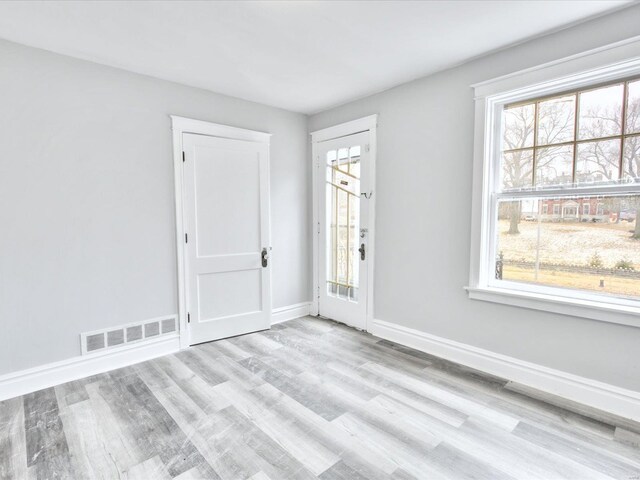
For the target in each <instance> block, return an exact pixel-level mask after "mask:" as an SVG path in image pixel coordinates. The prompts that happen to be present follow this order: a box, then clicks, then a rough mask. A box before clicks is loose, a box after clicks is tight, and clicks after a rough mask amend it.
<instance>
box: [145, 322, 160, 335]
mask: <svg viewBox="0 0 640 480" xmlns="http://www.w3.org/2000/svg"><path fill="white" fill-rule="evenodd" d="M156 335H160V322H152V323H147V324H146V325H145V326H144V336H145V338H149V337H155V336H156Z"/></svg>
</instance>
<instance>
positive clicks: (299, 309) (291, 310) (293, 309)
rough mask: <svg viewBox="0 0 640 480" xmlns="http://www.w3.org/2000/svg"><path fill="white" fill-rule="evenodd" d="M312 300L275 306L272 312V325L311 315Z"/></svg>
mask: <svg viewBox="0 0 640 480" xmlns="http://www.w3.org/2000/svg"><path fill="white" fill-rule="evenodd" d="M310 306H311V302H303V303H296V304H295V305H288V306H286V307H278V308H274V309H273V312H272V314H271V325H275V324H276V323H282V322H286V321H287V320H293V319H294V318H300V317H306V316H307V315H309V309H310Z"/></svg>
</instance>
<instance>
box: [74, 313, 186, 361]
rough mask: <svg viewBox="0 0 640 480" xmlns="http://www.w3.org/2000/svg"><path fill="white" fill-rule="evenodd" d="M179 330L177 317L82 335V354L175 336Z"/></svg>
mask: <svg viewBox="0 0 640 480" xmlns="http://www.w3.org/2000/svg"><path fill="white" fill-rule="evenodd" d="M177 330H178V319H177V317H166V318H157V319H153V320H146V321H144V322H137V323H134V324H129V325H123V326H121V327H110V328H108V329H104V330H98V331H93V332H86V333H81V334H80V342H81V348H82V354H83V355H86V354H87V353H93V352H96V351H100V350H104V349H109V348H115V347H122V346H125V345H128V344H130V343H136V342H144V341H145V339H149V340H151V339H153V338H156V337H161V336H164V335H170V334H174V335H175V333H176V332H177Z"/></svg>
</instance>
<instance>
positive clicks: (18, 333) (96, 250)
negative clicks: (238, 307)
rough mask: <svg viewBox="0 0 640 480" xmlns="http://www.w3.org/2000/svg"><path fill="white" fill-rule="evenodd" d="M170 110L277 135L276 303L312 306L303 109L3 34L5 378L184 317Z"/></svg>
mask: <svg viewBox="0 0 640 480" xmlns="http://www.w3.org/2000/svg"><path fill="white" fill-rule="evenodd" d="M170 114H176V115H182V116H185V117H191V118H197V119H202V120H208V121H212V122H217V123H222V124H226V125H232V126H237V127H242V128H248V129H253V130H261V131H265V132H270V133H272V134H273V137H272V146H271V184H272V190H271V191H272V203H271V209H272V240H273V247H274V251H273V256H274V264H273V305H274V307H281V306H286V305H291V304H295V303H299V302H305V301H309V300H310V297H311V295H310V290H311V286H310V256H311V253H310V248H309V245H310V222H309V220H308V219H309V211H310V201H311V199H310V195H309V183H308V182H309V180H308V179H309V176H310V167H309V165H310V163H309V162H307V157H308V154H307V142H306V132H307V118H306V116H304V115H301V114H295V113H290V112H287V111H284V110H279V109H275V108H270V107H266V106H262V105H258V104H255V103H250V102H246V101H242V100H238V99H234V98H230V97H225V96H222V95H217V94H214V93H210V92H207V91H204V90H198V89H194V88H189V87H184V86H181V85H178V84H174V83H170V82H165V81H160V80H156V79H152V78H149V77H145V76H141V75H136V74H132V73H128V72H125V71H122V70H117V69H113V68H109V67H104V66H100V65H97V64H93V63H89V62H85V61H80V60H75V59H72V58H69V57H65V56H61V55H56V54H52V53H49V52H46V51H43V50H37V49H33V48H28V47H24V46H20V45H17V44H13V43H9V42H4V41H0V225H1V226H2V227H1V228H2V230H1V232H2V233H1V234H0V251H1V252H2V253H1V254H0V325H1V329H0V374H2V373H6V372H11V371H16V370H20V369H24V368H28V367H33V366H36V365H40V364H43V363H48V362H53V361H57V360H63V359H66V358H69V357H72V356H75V355H78V354H80V342H79V333H80V332H83V331H88V330H93V329H98V328H103V327H108V326H113V325H121V324H124V323H129V322H135V321H141V320H145V319H148V318H153V317H157V316H161V315H168V314H175V313H176V312H177V291H176V290H177V283H176V260H175V258H176V244H175V243H176V241H175V213H174V185H173V160H172V144H171V129H170V121H169V115H170Z"/></svg>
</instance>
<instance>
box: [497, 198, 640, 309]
mask: <svg viewBox="0 0 640 480" xmlns="http://www.w3.org/2000/svg"><path fill="white" fill-rule="evenodd" d="M639 209H640V195H636V196H617V197H595V196H588V197H573V198H536V199H527V200H518V201H514V200H509V201H501V202H500V205H499V207H498V232H497V242H498V243H497V249H496V251H497V253H498V259H496V261H497V264H496V279H498V280H508V281H512V282H521V283H532V284H537V285H544V286H552V287H561V288H567V289H579V290H587V291H592V292H598V293H603V294H607V295H613V296H619V297H631V298H635V299H638V298H640V246H639V244H638V239H634V236H635V237H637V238H640V228H639V227H638V220H637V217H638V211H639ZM500 259H501V260H500Z"/></svg>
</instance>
